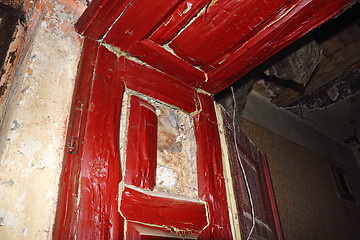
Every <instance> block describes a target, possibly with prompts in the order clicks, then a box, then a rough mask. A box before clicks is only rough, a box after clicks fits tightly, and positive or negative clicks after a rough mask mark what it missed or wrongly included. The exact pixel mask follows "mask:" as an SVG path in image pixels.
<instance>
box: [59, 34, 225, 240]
mask: <svg viewBox="0 0 360 240" xmlns="http://www.w3.org/2000/svg"><path fill="white" fill-rule="evenodd" d="M136 76H137V78H136ZM77 78H78V82H77V85H76V91H75V95H74V100H73V106H72V115H71V117H70V121H73V119H74V116H73V115H75V113H77V112H79V111H78V109H79V107H78V106H79V105H78V101H79V99H80V100H81V102H82V105H81V106H82V107H81V113H82V114H81V118H80V119H81V122H80V123H78V124H74V125H70V126H69V131H68V137H67V140H68V143H69V142H71V140H72V139H73V138H72V137H73V135H74V133H73V132H74V131H73V130H72V126H79V131H78V132H77V131H75V132H76V133H75V136H76V138H78V139H77V140H76V145H75V148H74V151H73V150H72V151H70V152H65V156H64V159H65V162H64V165H63V172H62V177H61V184H60V186H61V189H60V192H59V201H58V208H57V213H56V220H55V226H54V231H53V238H54V239H74V238H75V237H76V238H77V239H123V237H124V231H123V227H124V221H125V219H124V218H123V216H121V215H120V213H119V210H118V209H119V203H118V199H119V197H120V196H119V190H118V185H119V183H120V181H121V180H122V173H121V171H120V169H121V167H120V156H119V149H118V146H119V134H118V133H119V124H120V112H121V103H122V95H123V91H124V87H125V85H126V86H127V87H129V86H132V89H134V90H136V91H140V92H141V93H143V94H146V95H149V96H151V97H154V98H157V99H159V100H162V101H165V102H166V103H168V104H171V105H175V106H176V107H179V108H181V109H184V110H185V111H188V112H192V111H195V109H197V108H198V109H200V106H201V109H202V110H201V111H199V112H198V114H197V115H196V116H195V118H194V119H195V137H196V140H197V145H198V155H197V158H198V159H199V161H198V175H199V176H198V179H199V181H198V184H199V186H198V188H199V198H200V199H201V200H203V201H205V202H207V205H208V206H209V211H208V212H207V213H205V212H204V211H203V210H204V209H205V207H203V210H201V211H202V214H203V216H207V217H208V218H209V219H210V220H209V222H206V223H207V224H208V226H207V227H206V228H205V230H204V231H202V227H203V226H204V221H203V220H204V219H203V218H202V220H201V221H200V220H199V221H193V222H194V224H195V225H196V224H201V226H200V225H199V226H196V227H194V229H193V230H192V232H193V233H196V232H197V233H198V234H200V238H201V239H231V238H232V236H231V229H230V228H231V227H230V223H229V216H228V209H227V199H226V192H225V191H226V189H225V183H224V177H223V168H222V158H221V148H220V145H219V144H220V140H219V133H218V128H217V125H216V124H214V122H216V116H215V112H214V105H213V100H212V98H211V97H210V96H208V95H203V94H199V95H198V97H194V96H195V93H196V91H195V90H194V89H193V88H191V87H186V86H184V85H181V84H179V85H177V84H174V83H173V82H171V79H172V78H171V77H169V76H167V75H164V74H163V73H161V72H158V71H157V70H155V69H153V68H151V67H148V66H144V65H141V64H139V63H136V62H133V61H131V60H129V59H127V58H125V57H118V56H117V55H116V54H115V53H113V52H111V51H109V50H108V49H107V48H106V47H105V46H103V45H101V44H100V46H99V42H97V41H94V40H92V39H89V38H86V40H85V44H84V47H83V55H82V60H81V62H80V65H79V72H78V77H77ZM149 79H150V80H151V81H150V83H149ZM143 84H145V86H146V88H144V87H143ZM164 86H166V88H165V89H164ZM159 89H160V91H158V90H159ZM174 89H179V90H180V91H169V90H174ZM170 93H171V94H174V95H171V94H170ZM195 99H198V101H195ZM74 121H76V120H74ZM77 134H78V135H77ZM209 137H210V138H211V139H212V140H211V141H210V142H208V138H209ZM69 146H71V147H73V145H71V144H70V145H69ZM209 147H210V149H212V150H211V154H210V155H209V150H208V148H209ZM69 171H70V173H69ZM154 204H155V205H156V201H155V200H154ZM179 204H180V205H181V204H182V203H181V201H180V202H179V203H176V204H174V206H177V205H178V206H180V205H179ZM190 205H191V204H190ZM190 205H189V206H190ZM191 206H192V205H191ZM195 206H200V209H201V206H203V203H202V204H200V205H199V204H195V205H194V206H193V207H195ZM171 210H172V211H175V212H178V213H179V214H180V215H181V214H183V213H184V210H183V209H182V210H181V208H179V209H177V210H176V208H171ZM190 210H191V208H190ZM190 210H189V211H190ZM190 212H191V211H190ZM150 217H151V216H150ZM185 219H186V218H185ZM179 220H180V219H179ZM185 224H186V223H185ZM176 226H177V225H176ZM176 226H175V227H176ZM190 229H191V227H190Z"/></svg>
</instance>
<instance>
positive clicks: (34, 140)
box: [0, 0, 86, 239]
mask: <svg viewBox="0 0 360 240" xmlns="http://www.w3.org/2000/svg"><path fill="white" fill-rule="evenodd" d="M31 2H32V3H33V5H31V6H27V5H26V4H30V3H28V2H27V3H25V7H27V9H28V10H29V11H27V12H26V17H27V21H28V25H27V26H28V28H27V29H28V31H30V32H27V33H26V36H27V37H26V38H25V40H26V41H25V42H24V44H25V48H24V50H23V51H22V54H21V55H22V56H21V57H22V58H23V61H20V64H21V66H15V67H16V71H17V72H16V74H15V78H14V82H15V83H16V85H17V88H18V90H17V88H12V91H11V93H10V94H9V96H8V97H7V101H6V107H5V110H6V111H5V114H4V118H3V119H5V120H6V121H3V125H7V126H5V127H4V126H3V127H2V130H4V129H5V130H7V131H2V132H3V134H2V135H3V136H2V137H4V139H5V143H4V147H3V148H2V149H1V152H2V155H1V159H0V239H51V235H52V225H53V221H54V216H55V208H56V202H57V194H58V184H59V175H60V171H61V166H62V165H61V164H62V159H63V151H64V145H65V132H66V129H67V119H68V114H69V110H70V104H71V98H72V93H73V87H74V81H75V76H76V69H77V64H78V61H79V57H80V51H81V45H82V38H81V37H80V36H79V35H78V34H77V33H76V32H75V30H74V28H73V26H74V23H75V22H76V20H77V19H78V17H79V16H80V15H81V13H82V12H83V11H84V9H85V7H86V6H85V5H86V4H85V3H84V2H79V1H61V0H54V1H52V0H49V1H48V2H46V1H35V3H34V1H31ZM38 4H40V5H38ZM9 99H10V100H11V101H10V100H9Z"/></svg>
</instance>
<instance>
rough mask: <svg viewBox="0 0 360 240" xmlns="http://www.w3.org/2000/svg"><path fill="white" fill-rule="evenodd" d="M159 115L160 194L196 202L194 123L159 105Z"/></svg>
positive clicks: (182, 113) (185, 116) (180, 112)
mask: <svg viewBox="0 0 360 240" xmlns="http://www.w3.org/2000/svg"><path fill="white" fill-rule="evenodd" d="M155 106H156V109H157V114H158V145H157V160H158V167H157V177H156V187H155V189H156V190H158V191H165V192H170V193H176V194H182V195H186V196H189V197H193V198H196V197H197V195H198V193H197V170H196V169H197V168H196V142H195V135H194V129H193V126H194V125H193V122H192V120H191V118H190V116H189V115H188V114H186V113H185V112H183V111H180V110H177V109H174V108H171V107H168V106H166V105H163V104H156V105H155Z"/></svg>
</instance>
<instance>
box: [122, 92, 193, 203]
mask: <svg viewBox="0 0 360 240" xmlns="http://www.w3.org/2000/svg"><path fill="white" fill-rule="evenodd" d="M129 94H134V95H137V96H139V97H141V98H143V99H145V100H146V101H148V102H149V103H150V104H151V105H153V106H154V107H155V109H156V115H157V116H158V140H157V168H156V185H155V188H154V191H159V192H166V193H171V194H179V195H184V196H187V197H191V198H197V197H198V189H197V165H196V141H195V135H194V124H193V121H192V118H191V117H190V115H189V114H188V113H186V112H184V111H182V110H179V109H177V108H175V107H172V106H169V105H168V104H164V103H162V102H160V101H158V100H155V99H152V98H150V97H147V96H144V95H141V94H138V93H136V92H134V91H132V90H128V91H127V93H125V94H124V98H123V106H122V114H121V127H120V139H121V141H120V151H121V156H122V157H121V163H122V169H123V171H124V164H125V158H126V156H125V152H126V150H125V146H126V129H127V128H128V125H127V124H128V122H127V119H128V112H129V110H128V108H129V102H128V99H129ZM129 127H130V126H129ZM125 174H126V173H125Z"/></svg>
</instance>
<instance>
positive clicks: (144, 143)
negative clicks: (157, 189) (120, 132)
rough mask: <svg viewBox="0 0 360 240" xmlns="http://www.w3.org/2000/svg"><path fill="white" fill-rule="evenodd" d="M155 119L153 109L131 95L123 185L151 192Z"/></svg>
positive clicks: (155, 138)
mask: <svg viewBox="0 0 360 240" xmlns="http://www.w3.org/2000/svg"><path fill="white" fill-rule="evenodd" d="M156 147H157V116H156V113H155V108H154V107H153V106H152V105H150V104H149V103H148V102H147V101H145V100H142V99H141V98H139V97H136V96H133V95H132V96H131V99H130V116H129V128H128V133H127V147H126V164H125V173H126V174H125V176H124V181H125V183H126V184H130V185H134V186H136V187H140V188H144V189H150V190H153V189H154V186H155V179H156V162H157V161H156Z"/></svg>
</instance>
